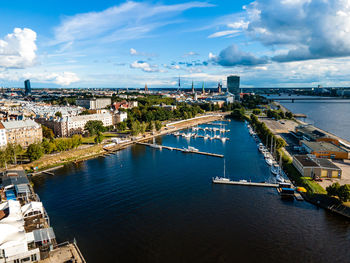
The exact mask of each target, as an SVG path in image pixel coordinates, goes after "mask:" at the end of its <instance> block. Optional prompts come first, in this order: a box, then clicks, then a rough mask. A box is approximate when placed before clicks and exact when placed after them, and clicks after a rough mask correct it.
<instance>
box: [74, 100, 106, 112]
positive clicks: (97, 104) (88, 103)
mask: <svg viewBox="0 0 350 263" xmlns="http://www.w3.org/2000/svg"><path fill="white" fill-rule="evenodd" d="M76 104H77V105H78V106H80V107H83V108H85V109H88V110H98V109H104V108H106V107H107V106H110V105H111V104H112V99H111V98H98V99H96V98H93V99H80V100H77V101H76Z"/></svg>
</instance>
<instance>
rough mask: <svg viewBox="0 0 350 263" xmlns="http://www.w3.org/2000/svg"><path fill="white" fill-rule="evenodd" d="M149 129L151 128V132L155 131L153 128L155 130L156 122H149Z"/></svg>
mask: <svg viewBox="0 0 350 263" xmlns="http://www.w3.org/2000/svg"><path fill="white" fill-rule="evenodd" d="M147 130H149V131H150V132H153V130H154V123H153V122H152V121H150V122H149V123H148V124H147Z"/></svg>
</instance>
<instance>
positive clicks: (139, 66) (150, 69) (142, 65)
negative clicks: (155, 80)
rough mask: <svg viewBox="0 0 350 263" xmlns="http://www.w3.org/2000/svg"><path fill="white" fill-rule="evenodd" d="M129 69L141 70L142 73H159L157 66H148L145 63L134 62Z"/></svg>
mask: <svg viewBox="0 0 350 263" xmlns="http://www.w3.org/2000/svg"><path fill="white" fill-rule="evenodd" d="M130 68H134V69H141V70H142V71H144V72H159V68H158V66H157V65H150V64H149V63H147V62H145V61H134V62H133V63H132V64H130Z"/></svg>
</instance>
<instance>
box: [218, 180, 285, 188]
mask: <svg viewBox="0 0 350 263" xmlns="http://www.w3.org/2000/svg"><path fill="white" fill-rule="evenodd" d="M213 183H214V184H231V185H243V186H259V187H273V188H277V187H278V184H272V183H255V182H248V181H247V182H245V181H221V180H215V179H213Z"/></svg>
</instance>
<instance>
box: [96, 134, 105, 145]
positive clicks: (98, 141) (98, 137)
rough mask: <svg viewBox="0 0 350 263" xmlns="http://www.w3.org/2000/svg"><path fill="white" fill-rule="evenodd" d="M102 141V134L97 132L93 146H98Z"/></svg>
mask: <svg viewBox="0 0 350 263" xmlns="http://www.w3.org/2000/svg"><path fill="white" fill-rule="evenodd" d="M103 139H104V136H103V134H102V133H101V132H99V131H98V132H97V134H96V137H95V139H94V141H95V144H100V143H101V142H102V141H103Z"/></svg>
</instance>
